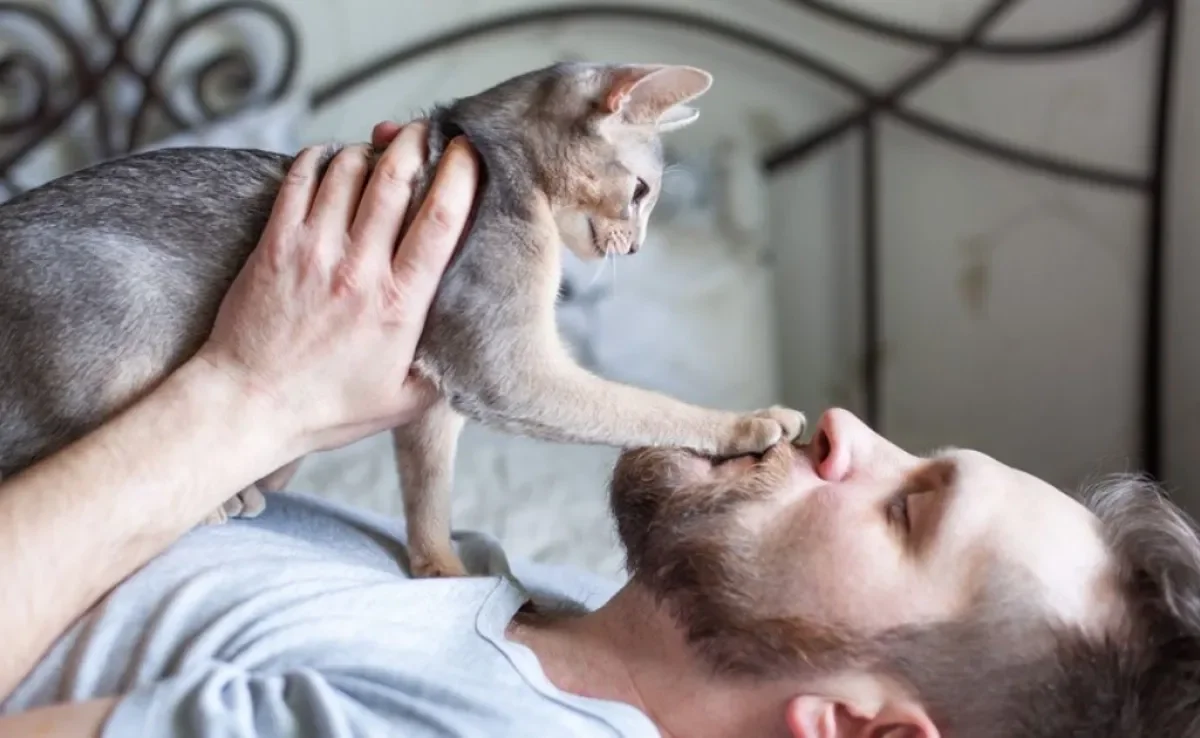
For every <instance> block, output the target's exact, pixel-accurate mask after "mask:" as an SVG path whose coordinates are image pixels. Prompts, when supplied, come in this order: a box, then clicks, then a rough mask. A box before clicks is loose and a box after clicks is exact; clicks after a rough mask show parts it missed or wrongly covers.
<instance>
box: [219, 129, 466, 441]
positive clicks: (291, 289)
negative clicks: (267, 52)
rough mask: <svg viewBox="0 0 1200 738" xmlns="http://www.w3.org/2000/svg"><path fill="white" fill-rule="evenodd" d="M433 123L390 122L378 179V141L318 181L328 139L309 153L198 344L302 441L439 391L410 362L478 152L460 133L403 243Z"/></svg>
mask: <svg viewBox="0 0 1200 738" xmlns="http://www.w3.org/2000/svg"><path fill="white" fill-rule="evenodd" d="M425 133H426V131H425V126H424V124H422V123H414V124H410V125H407V126H404V127H403V128H402V129H401V128H399V127H394V126H390V125H387V124H381V125H380V126H377V127H376V129H375V131H374V132H373V136H372V138H373V139H374V143H375V144H376V145H377V146H382V145H387V148H386V150H385V151H384V153H383V154H382V155H381V157H380V159H379V162H378V164H377V165H376V168H375V171H374V172H373V174H372V176H371V177H370V178H369V180H368V179H367V178H366V172H367V166H368V155H369V151H368V149H367V148H366V147H365V146H359V147H351V148H347V149H345V150H343V151H342V152H340V153H339V154H338V155H337V156H336V157H334V159H333V161H332V162H331V163H330V165H329V169H328V172H327V173H326V175H325V177H324V179H323V181H322V182H321V183H320V184H319V185H318V183H317V172H316V170H317V163H318V160H319V158H320V151H319V150H316V149H309V150H306V151H304V152H303V153H301V155H300V156H299V157H298V159H297V160H296V162H295V164H294V165H293V167H292V168H291V171H290V172H289V174H288V176H287V179H286V181H285V182H284V184H283V188H282V190H281V191H280V194H279V198H278V200H277V201H276V205H275V210H274V212H273V214H272V216H271V220H270V223H269V225H268V227H267V229H266V232H265V233H264V235H263V237H262V241H261V242H260V244H259V246H258V248H257V249H256V250H255V251H254V253H253V254H252V255H251V256H250V259H249V261H248V262H247V264H246V267H245V268H244V269H243V271H242V273H241V274H240V275H239V277H238V278H237V280H236V281H235V282H234V284H233V286H232V288H231V289H230V291H229V293H228V295H227V296H226V298H225V301H224V303H223V305H222V307H221V311H220V313H219V315H218V317H217V321H216V325H215V327H214V329H213V332H212V336H211V338H210V339H209V341H208V343H207V344H206V345H205V346H204V348H203V349H202V350H201V351H200V353H199V354H198V356H197V359H198V360H200V361H203V362H207V363H208V364H210V365H211V366H213V367H216V368H219V369H221V370H223V371H225V372H228V373H230V374H231V375H233V376H235V377H236V378H238V379H239V381H242V382H243V383H244V384H245V386H246V387H247V388H248V390H249V391H251V392H254V393H257V394H259V395H263V396H267V397H269V398H270V399H271V401H272V404H273V406H274V407H276V408H278V409H279V410H280V411H281V412H282V413H284V418H285V423H286V424H287V425H285V426H283V427H284V428H286V429H287V430H288V431H289V432H290V433H293V434H294V437H292V438H288V439H281V440H285V441H288V442H291V443H294V444H295V448H296V449H297V451H298V453H297V455H300V454H302V453H307V452H308V451H311V450H317V449H324V448H330V447H335V446H341V445H344V444H346V443H349V442H351V441H354V440H357V439H358V438H361V437H363V436H366V435H369V434H371V433H374V432H377V431H380V430H383V429H386V428H390V427H394V426H396V425H399V424H401V423H403V422H405V421H407V420H410V419H411V418H412V417H413V416H414V415H415V414H416V413H418V412H420V411H421V410H423V409H424V408H425V407H426V406H427V405H428V403H429V402H430V401H432V399H433V391H432V388H431V387H429V386H427V384H426V383H424V382H421V381H418V380H417V379H416V378H415V377H413V376H411V375H410V372H409V368H410V365H411V363H412V360H413V352H414V351H415V349H416V345H417V339H418V338H419V337H420V335H421V331H422V328H423V326H424V323H425V316H426V312H427V310H428V308H429V305H430V303H431V302H432V300H433V296H434V293H435V291H436V289H437V285H438V283H439V280H440V279H441V275H442V272H443V270H444V269H445V267H446V264H447V262H448V261H449V259H450V256H451V254H452V253H453V251H454V248H455V246H456V244H457V243H458V240H459V238H460V237H461V235H462V229H463V227H464V224H465V222H466V219H467V215H468V213H469V211H470V208H471V201H472V198H473V195H474V193H475V188H476V186H477V182H478V166H477V163H476V161H475V158H474V156H473V155H472V153H471V152H470V150H469V148H468V147H467V146H466V144H465V142H463V141H462V140H461V139H460V140H457V141H453V142H451V143H450V145H449V147H448V148H447V149H446V153H445V155H444V156H443V158H442V160H441V162H440V164H439V167H438V173H437V176H436V178H435V180H434V182H433V185H432V187H431V189H430V193H429V196H428V197H427V198H426V200H425V203H424V204H423V206H422V209H421V212H420V214H419V215H418V217H417V219H416V220H415V222H414V223H413V226H412V228H411V229H410V230H409V232H408V233H407V234H406V235H405V237H404V239H403V240H402V241H401V242H400V244H399V247H398V248H397V247H396V241H397V238H398V237H399V233H400V226H401V223H402V221H403V219H404V215H405V213H406V211H407V210H408V207H409V199H410V195H411V191H410V184H409V183H410V182H411V181H412V179H413V177H414V176H415V175H416V174H417V172H418V171H419V170H420V168H421V167H422V166H423V165H424V163H425V151H424V140H425ZM388 140H391V143H390V145H388V144H386V142H387V141H388Z"/></svg>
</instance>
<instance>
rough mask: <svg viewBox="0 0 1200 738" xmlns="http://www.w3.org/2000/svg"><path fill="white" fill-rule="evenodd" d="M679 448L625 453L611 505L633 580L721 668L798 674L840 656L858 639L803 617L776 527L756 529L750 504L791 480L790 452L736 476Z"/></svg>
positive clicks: (761, 674) (614, 482) (616, 472)
mask: <svg viewBox="0 0 1200 738" xmlns="http://www.w3.org/2000/svg"><path fill="white" fill-rule="evenodd" d="M706 463H707V462H703V461H699V460H697V459H696V457H694V456H693V455H692V454H690V453H688V452H686V451H682V450H678V449H662V448H652V449H638V450H635V451H629V452H626V453H624V454H622V456H621V458H620V459H619V460H618V462H617V465H616V467H615V468H614V470H613V478H612V484H611V488H610V499H609V502H610V506H611V509H612V513H613V517H614V519H615V521H616V526H617V533H618V535H619V537H620V539H621V544H622V546H623V547H624V548H625V553H626V566H627V568H628V570H629V574H630V576H631V578H632V581H633V582H634V584H636V585H637V586H640V587H642V588H644V589H645V590H646V591H647V592H648V593H650V594H651V595H652V596H654V598H655V599H656V600H657V601H658V602H659V603H660V604H661V605H663V606H665V607H666V608H667V609H668V611H669V612H670V613H671V614H672V615H673V616H674V617H675V618H676V620H677V621H678V622H679V625H680V626H681V627H682V628H683V630H684V632H685V634H686V637H687V640H688V642H689V643H691V644H692V646H693V647H695V648H696V649H697V652H698V653H699V654H700V655H701V656H702V657H703V658H704V659H706V660H707V661H708V662H709V664H710V665H711V666H712V667H713V669H714V670H715V671H717V672H718V673H722V674H728V675H743V676H751V677H768V676H781V677H782V676H796V675H798V674H799V673H801V672H809V673H811V671H812V670H813V669H815V668H820V667H821V666H830V665H832V663H831V661H830V660H831V659H833V658H835V657H836V660H837V661H838V662H839V663H841V662H842V661H843V660H844V659H845V658H846V657H847V656H848V653H849V646H850V645H851V643H852V641H854V640H856V639H852V638H851V637H850V635H849V634H847V633H843V632H840V631H839V630H838V629H836V628H831V627H825V626H823V625H819V624H817V623H815V622H813V621H812V619H811V618H805V617H803V615H801V614H800V613H802V612H803V611H804V610H805V609H806V608H804V607H803V606H801V604H800V603H799V602H789V601H788V598H789V597H790V596H791V595H788V596H784V597H781V594H780V592H781V591H785V592H786V591H787V589H788V588H787V586H786V585H787V582H786V581H781V579H786V576H787V572H788V571H789V570H793V571H794V570H795V569H794V567H799V566H802V565H803V564H802V562H796V561H791V560H788V559H785V558H783V555H782V552H781V550H779V549H778V547H777V546H776V545H775V544H776V543H778V541H777V540H772V536H770V535H769V534H767V535H764V534H763V533H762V531H755V530H750V529H748V527H747V525H746V524H745V522H744V518H745V515H744V513H745V512H746V510H747V508H748V507H751V506H753V505H754V504H755V503H756V502H764V503H765V502H766V501H769V500H770V498H771V497H772V496H773V495H774V494H776V493H777V492H778V491H779V490H780V489H781V487H782V486H783V485H784V484H786V481H787V474H788V472H787V468H788V466H787V465H788V464H790V459H789V457H787V456H786V455H780V454H773V453H772V452H768V453H767V454H766V455H765V457H764V458H763V460H762V461H760V462H759V463H758V464H756V465H755V467H754V468H753V469H752V470H750V471H748V472H746V473H743V474H739V475H737V476H736V477H734V478H732V479H725V480H715V479H709V478H708V477H707V476H706V475H705V474H704V473H703V472H701V471H699V468H698V464H706Z"/></svg>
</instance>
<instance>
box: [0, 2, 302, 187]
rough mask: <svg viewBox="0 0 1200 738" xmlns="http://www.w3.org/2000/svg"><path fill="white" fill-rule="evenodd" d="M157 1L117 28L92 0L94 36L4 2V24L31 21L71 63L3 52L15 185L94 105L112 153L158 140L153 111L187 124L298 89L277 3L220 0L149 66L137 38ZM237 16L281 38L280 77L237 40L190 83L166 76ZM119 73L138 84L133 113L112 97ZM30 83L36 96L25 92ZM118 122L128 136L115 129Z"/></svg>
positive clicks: (5, 174)
mask: <svg viewBox="0 0 1200 738" xmlns="http://www.w3.org/2000/svg"><path fill="white" fill-rule="evenodd" d="M152 4H153V0H138V2H137V5H136V6H134V9H133V12H132V14H131V15H130V19H129V21H128V22H127V23H125V24H124V25H123V27H118V26H117V24H116V22H115V20H114V17H113V13H112V12H111V10H110V9H109V8H108V7H106V6H105V4H104V2H103V0H88V2H87V7H88V10H89V15H90V22H91V25H92V29H91V32H92V33H91V35H90V36H89V37H88V38H87V39H81V38H77V37H76V36H75V35H74V34H73V33H72V32H71V31H70V30H69V29H68V28H67V26H66V25H65V24H64V23H63V22H62V21H61V20H60V19H59V18H58V17H57V16H56V15H55V14H54V13H52V12H50V11H48V10H45V9H42V8H37V7H33V6H31V5H27V4H23V3H18V2H0V27H6V26H9V25H11V24H15V23H16V22H19V21H23V22H25V23H28V24H32V25H33V26H34V27H36V28H37V29H38V31H39V32H40V33H41V34H43V35H44V36H45V38H47V39H49V40H51V41H52V42H53V44H54V46H55V47H56V49H55V51H56V52H58V53H61V54H63V55H64V56H65V57H66V59H67V60H68V64H67V69H66V70H63V71H60V70H56V69H54V68H53V65H52V64H51V62H50V60H48V59H46V58H43V56H39V55H38V54H37V53H35V52H33V51H31V50H30V49H28V48H21V47H17V48H15V49H13V50H12V51H9V52H8V53H6V54H5V55H3V56H2V57H0V100H5V101H8V104H7V105H6V108H7V109H8V110H9V112H8V113H6V114H2V115H0V136H3V138H4V140H5V143H4V145H3V146H0V178H3V180H4V181H5V183H6V184H7V185H8V187H9V189H10V192H11V191H13V190H16V189H17V187H16V185H15V183H14V182H13V180H12V176H11V175H12V172H13V171H14V169H15V167H16V166H17V165H19V164H20V163H21V162H22V161H23V160H25V159H26V157H28V156H29V155H31V154H32V153H33V152H35V151H36V150H37V149H38V148H39V147H40V146H42V145H44V144H45V143H46V142H47V141H48V140H50V139H51V138H52V137H53V136H55V135H56V134H57V133H59V131H60V130H62V128H63V126H64V125H66V124H67V123H68V122H69V121H70V120H71V119H72V117H73V116H75V115H77V114H78V113H79V112H80V111H81V110H83V109H84V108H86V107H89V106H90V107H91V108H92V112H93V116H92V120H93V126H94V133H93V137H92V140H91V141H90V143H91V144H92V145H94V146H96V147H97V149H98V151H97V153H98V155H99V156H101V157H111V156H115V155H119V154H122V153H127V152H129V151H132V150H135V149H137V148H139V147H141V146H144V145H146V144H147V143H150V141H151V135H152V133H151V131H150V119H151V116H152V115H155V114H157V115H158V116H160V117H161V118H162V119H164V120H165V121H166V123H167V124H168V125H169V126H170V127H171V128H172V129H173V130H175V131H180V130H188V129H193V128H195V127H197V126H199V125H203V124H205V123H212V122H215V121H218V120H220V119H222V118H225V117H228V116H230V115H234V114H236V113H238V112H240V111H242V110H245V109H248V108H251V107H254V106H258V105H262V104H265V103H270V102H273V101H276V100H279V99H281V98H282V97H283V96H284V95H285V94H286V93H287V91H288V90H289V89H290V87H291V85H292V83H293V82H294V79H295V75H296V68H297V60H298V56H299V46H300V44H299V37H298V34H297V32H296V29H295V26H294V25H293V24H292V21H291V20H290V19H289V18H288V16H287V15H286V14H285V13H284V12H283V11H282V10H280V9H279V8H278V7H276V6H274V5H272V4H270V3H268V2H264V1H263V0H221V1H220V2H214V3H213V4H211V5H209V6H207V7H204V8H203V9H201V10H199V11H197V12H195V13H193V14H192V15H190V16H188V17H185V18H182V19H180V20H177V21H176V22H175V23H174V25H172V26H171V27H170V28H169V29H167V31H166V32H165V34H164V35H163V36H162V38H161V41H158V43H157V48H156V50H155V51H154V53H153V55H152V58H151V59H150V61H149V62H148V63H147V62H145V61H143V60H140V59H138V58H136V55H135V53H134V47H135V41H144V40H145V39H144V38H143V37H144V35H145V34H144V28H145V24H146V19H147V16H148V14H149V9H150V6H151V5H152ZM239 14H240V15H244V16H253V17H257V18H259V19H261V20H264V21H266V22H267V23H268V24H269V25H270V26H271V27H272V28H273V29H274V31H275V32H276V33H278V35H279V37H280V39H281V40H282V43H283V55H282V64H281V67H282V68H281V69H279V70H278V71H277V72H276V73H275V75H274V77H273V78H272V79H270V80H265V79H264V75H265V74H266V73H267V72H266V71H265V70H263V69H262V68H260V65H257V64H255V61H254V56H253V54H251V53H250V50H249V49H247V48H246V47H245V45H242V46H240V47H239V46H237V45H234V44H230V43H226V44H225V45H223V46H222V47H220V48H218V49H216V50H215V51H212V52H210V54H209V56H208V58H206V59H205V60H203V61H201V62H200V63H198V64H197V65H196V66H195V67H194V69H193V70H192V71H191V72H190V74H188V75H186V76H185V77H184V84H183V85H182V86H180V84H179V83H177V82H172V81H169V80H168V79H167V70H168V68H169V65H170V62H171V59H172V56H173V55H174V54H175V53H176V52H177V50H178V49H179V48H180V47H181V46H182V45H183V44H184V43H185V42H186V41H187V40H188V39H189V38H190V37H192V36H193V35H194V34H195V33H197V32H198V31H201V30H203V29H206V28H211V27H213V26H214V25H215V24H218V23H220V22H222V21H223V20H227V19H230V18H231V17H232V16H235V15H239ZM96 40H100V41H102V43H103V44H104V45H105V47H106V49H105V53H104V55H103V57H102V58H101V59H100V60H99V61H92V60H90V59H89V58H88V54H87V53H86V51H85V50H86V48H87V47H86V45H85V44H87V43H94V42H95V41H96ZM118 75H122V76H123V78H124V79H128V80H132V81H134V82H135V83H136V85H137V87H138V88H139V90H138V92H139V94H140V97H139V100H138V101H137V104H136V106H135V108H134V110H133V111H132V112H129V111H117V110H115V109H114V107H113V105H112V103H111V101H110V100H109V99H108V98H107V97H106V95H105V88H106V85H107V84H108V82H109V81H110V80H111V79H113V78H115V77H116V76H118ZM30 89H32V91H33V92H32V95H29V94H23V93H27V92H28V90H30ZM64 89H65V90H66V93H67V94H63V91H64ZM256 91H258V93H257V94H256ZM181 92H182V93H183V94H185V95H187V96H188V97H189V98H190V100H191V102H192V105H191V106H190V107H193V108H194V109H195V111H196V113H195V114H190V115H189V114H188V113H187V112H185V111H184V110H181V108H180V106H179V105H178V104H177V101H176V100H177V98H176V97H175V96H176V95H178V94H180V93H181ZM23 98H31V100H27V101H25V100H23ZM220 100H224V102H223V103H222V102H220ZM118 129H120V131H119V132H120V133H121V134H122V135H117V133H118Z"/></svg>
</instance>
